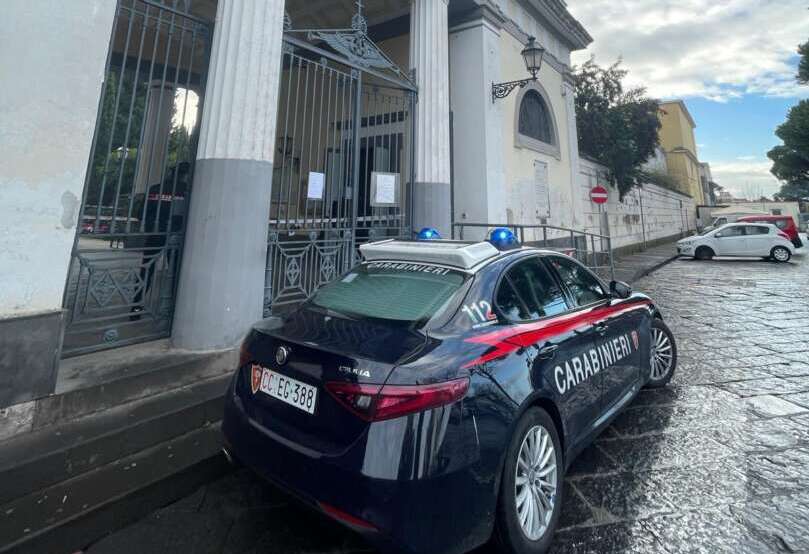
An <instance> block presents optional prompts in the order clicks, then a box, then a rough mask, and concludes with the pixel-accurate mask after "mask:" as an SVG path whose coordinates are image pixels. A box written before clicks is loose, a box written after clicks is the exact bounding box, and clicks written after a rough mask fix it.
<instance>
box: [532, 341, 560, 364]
mask: <svg viewBox="0 0 809 554" xmlns="http://www.w3.org/2000/svg"><path fill="white" fill-rule="evenodd" d="M557 350H559V345H558V344H549V345H547V346H543V347H542V348H540V349H539V353H538V354H537V358H540V359H543V360H550V359H551V358H553V357H554V356H556V351H557Z"/></svg>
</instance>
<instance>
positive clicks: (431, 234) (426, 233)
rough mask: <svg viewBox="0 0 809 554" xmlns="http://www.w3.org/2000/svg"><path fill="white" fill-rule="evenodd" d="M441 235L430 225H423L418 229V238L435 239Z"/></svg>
mask: <svg viewBox="0 0 809 554" xmlns="http://www.w3.org/2000/svg"><path fill="white" fill-rule="evenodd" d="M440 238H441V235H440V234H439V233H438V231H436V230H435V229H433V228H432V227H425V228H424V229H422V230H421V231H419V234H418V239H419V240H437V239H440Z"/></svg>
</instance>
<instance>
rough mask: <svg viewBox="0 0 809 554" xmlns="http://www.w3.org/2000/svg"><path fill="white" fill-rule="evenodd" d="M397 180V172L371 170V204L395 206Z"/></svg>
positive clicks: (396, 203)
mask: <svg viewBox="0 0 809 554" xmlns="http://www.w3.org/2000/svg"><path fill="white" fill-rule="evenodd" d="M398 180H399V174H398V173H382V172H379V171H374V172H372V175H371V183H372V187H371V189H372V190H371V205H372V206H379V207H385V206H397V205H398V202H397V201H396V198H397V196H398V194H397V192H398V191H397V188H398V186H397V185H398Z"/></svg>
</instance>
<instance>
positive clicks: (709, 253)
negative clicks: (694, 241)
mask: <svg viewBox="0 0 809 554" xmlns="http://www.w3.org/2000/svg"><path fill="white" fill-rule="evenodd" d="M713 257H714V251H713V250H711V248H710V247H708V246H700V247H699V248H697V250H696V252H694V258H696V259H698V260H710V259H712V258H713Z"/></svg>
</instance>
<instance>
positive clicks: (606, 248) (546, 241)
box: [452, 222, 615, 281]
mask: <svg viewBox="0 0 809 554" xmlns="http://www.w3.org/2000/svg"><path fill="white" fill-rule="evenodd" d="M498 227H504V228H507V229H511V230H512V231H513V232H514V234H515V235H516V236H517V238H518V239H519V241H520V244H523V245H524V246H532V247H535V248H542V249H545V250H554V251H557V252H563V253H565V254H568V255H569V256H572V257H574V258H576V259H577V260H579V261H580V262H581V263H583V264H584V265H586V266H587V267H588V268H590V269H591V270H592V271H594V272H595V273H597V274H598V275H599V276H600V277H601V278H602V279H607V280H610V281H611V280H613V279H614V278H615V264H614V261H613V255H612V241H611V240H610V237H609V236H606V235H598V234H595V233H587V232H585V231H577V230H575V229H567V228H565V227H555V226H553V225H519V224H502V225H500V224H495V223H466V222H456V223H453V224H452V238H453V239H454V238H457V239H458V240H485V238H487V237H488V235H489V233H490V232H491V231H492V230H494V229H496V228H498Z"/></svg>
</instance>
